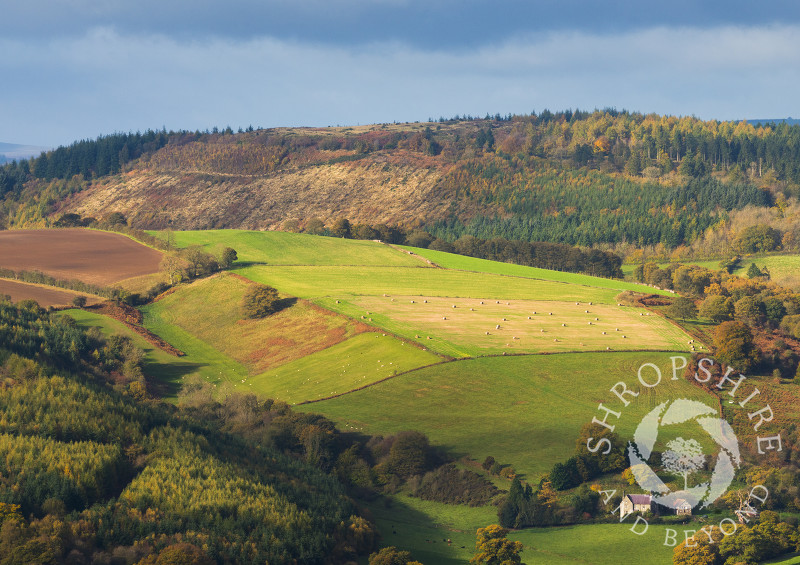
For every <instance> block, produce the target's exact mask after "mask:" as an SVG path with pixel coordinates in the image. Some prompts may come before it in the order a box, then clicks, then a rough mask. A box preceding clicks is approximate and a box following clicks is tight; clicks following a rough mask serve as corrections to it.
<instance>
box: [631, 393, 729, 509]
mask: <svg viewBox="0 0 800 565" xmlns="http://www.w3.org/2000/svg"><path fill="white" fill-rule="evenodd" d="M678 433H680V434H684V435H691V436H693V437H689V438H686V437H683V435H676V434H678ZM703 436H705V437H703ZM670 437H671V438H672V439H669V440H667V438H670ZM707 438H710V440H711V441H713V443H715V444H716V445H717V446H718V447H719V450H718V454H717V457H716V460H715V461H714V462H713V465H711V464H709V465H708V467H709V468H710V469H713V470H712V473H711V477H710V479H705V480H704V478H702V477H704V475H701V474H700V473H699V471H700V470H701V469H702V468H703V467H705V466H706V465H707V463H709V460H708V458H707V456H706V454H705V453H704V450H703V442H704V443H706V444H707V445H710V443H709V441H708V439H707ZM698 439H699V440H700V441H698ZM662 446H663V447H664V450H663V451H659V452H658V453H659V454H660V458H659V457H658V456H656V457H652V456H653V455H654V453H656V447H662ZM651 458H652V459H654V461H653V463H652V465H653V466H651V463H648V461H650V459H651ZM628 459H629V461H630V466H631V471H632V472H633V475H634V478H635V479H636V482H637V483H638V484H639V486H640V487H642V489H644V490H645V491H649V492H651V493H652V499H653V502H657V503H658V504H660V505H662V506H666V507H668V508H676V507H677V505H678V504H679V503H681V502H683V501H686V502H688V503H689V505H691V507H692V508H695V507H698V508H701V509H702V508H705V507H707V506H708V505H710V504H711V503H713V502H714V501H715V500H716V499H717V498H719V497H720V496H722V494H724V493H725V491H726V490H727V488H728V486H729V485H730V484H731V481H732V480H733V476H734V474H735V473H736V469H738V468H739V465H740V464H741V456H740V454H739V441H738V440H737V438H736V434H735V433H734V432H733V428H731V426H730V424H728V422H726V421H725V420H723V419H721V418H719V417H718V416H717V413H716V411H715V410H713V409H712V408H710V407H708V406H706V405H705V404H703V403H701V402H697V401H695V400H687V399H685V398H680V399H677V400H673V401H668V402H664V403H662V404H660V405H658V406H656V407H655V408H654V409H653V410H651V411H650V412H649V413H648V414H647V415H645V416H644V418H642V420H641V422H640V423H639V426H638V427H637V428H636V431H635V432H634V435H633V441H631V442H630V443H629V444H628ZM659 459H660V461H659ZM653 467H655V468H656V469H655V470H654V468H653ZM659 468H660V470H662V471H666V472H667V473H670V474H673V475H677V476H679V477H681V478H682V479H683V489H682V490H676V491H673V490H671V489H670V488H669V487H668V486H667V485H666V484H665V483H664V481H662V480H661V479H660V478H659V477H658V475H657V474H656V470H658V469H659ZM699 477H700V478H699Z"/></svg>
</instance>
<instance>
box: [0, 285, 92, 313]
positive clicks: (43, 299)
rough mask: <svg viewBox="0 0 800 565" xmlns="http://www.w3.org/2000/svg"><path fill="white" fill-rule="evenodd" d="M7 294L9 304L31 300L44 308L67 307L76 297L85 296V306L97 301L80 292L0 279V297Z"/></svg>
mask: <svg viewBox="0 0 800 565" xmlns="http://www.w3.org/2000/svg"><path fill="white" fill-rule="evenodd" d="M2 294H7V295H9V296H10V297H11V302H19V301H20V300H27V299H33V300H35V301H36V302H38V303H39V306H42V307H44V308H46V307H48V306H69V305H70V304H72V299H73V298H75V297H76V296H86V298H87V301H86V303H87V304H96V303H97V302H98V301H99V299H98V298H97V297H95V296H89V295H86V294H83V293H81V292H73V291H71V290H62V289H55V288H52V287H46V286H39V285H35V284H27V283H21V282H17V281H10V280H7V279H0V295H2Z"/></svg>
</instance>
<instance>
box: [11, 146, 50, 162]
mask: <svg viewBox="0 0 800 565" xmlns="http://www.w3.org/2000/svg"><path fill="white" fill-rule="evenodd" d="M49 150H50V148H49V147H37V146H35V145H19V144H18V143H4V142H2V141H0V164H3V163H9V162H11V161H19V160H20V159H29V158H31V157H38V156H39V155H41V153H42V151H49Z"/></svg>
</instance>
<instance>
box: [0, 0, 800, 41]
mask: <svg viewBox="0 0 800 565" xmlns="http://www.w3.org/2000/svg"><path fill="white" fill-rule="evenodd" d="M798 21H800V2H797V1H796V0H767V1H761V2H753V1H752V0H731V1H725V2H723V1H713V2H697V1H696V0H672V1H670V2H664V1H658V2H655V1H652V2H646V1H642V0H618V1H608V2H599V1H587V0H496V1H492V2H487V1H485V0H482V1H478V0H234V1H225V2H221V1H219V0H138V1H136V2H131V1H130V0H124V1H122V0H104V1H97V0H60V1H53V0H27V1H25V2H15V3H12V5H10V6H5V7H4V8H3V10H2V17H0V34H2V35H3V36H5V37H30V36H32V35H36V36H39V37H52V36H54V35H74V34H80V33H81V32H83V31H85V30H87V29H92V28H96V27H103V26H112V27H114V28H115V29H117V30H119V31H120V32H122V33H131V34H152V33H155V34H165V35H173V36H181V37H184V38H186V37H198V36H209V35H212V36H217V37H228V38H236V39H237V40H245V39H252V38H257V37H265V36H268V37H273V38H277V39H284V40H296V41H313V42H322V43H335V44H340V45H354V44H371V43H375V42H384V41H399V42H403V43H407V44H409V45H415V46H418V47H422V48H427V49H431V48H459V47H475V46H477V45H482V44H486V43H497V42H503V41H505V40H506V39H508V38H509V37H513V36H517V35H524V34H529V33H539V32H553V31H563V30H573V31H584V32H591V33H608V34H613V33H618V32H621V31H625V30H629V29H632V28H648V27H655V26H670V27H681V26H691V27H709V26H714V27H719V26H726V25H746V26H759V25H767V24H775V23H780V24H787V23H791V22H798Z"/></svg>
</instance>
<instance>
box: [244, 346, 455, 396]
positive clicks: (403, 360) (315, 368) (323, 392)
mask: <svg viewBox="0 0 800 565" xmlns="http://www.w3.org/2000/svg"><path fill="white" fill-rule="evenodd" d="M442 361H443V359H442V358H441V357H439V356H437V355H435V354H433V353H430V352H428V351H424V350H422V349H420V348H417V347H414V346H413V345H412V344H410V343H406V342H404V341H401V340H399V339H396V338H394V337H392V336H387V335H385V334H380V333H375V332H369V333H363V334H359V335H357V336H354V337H351V338H350V339H347V340H345V341H343V342H341V343H338V344H336V345H333V346H331V347H328V348H327V349H323V350H321V351H318V352H316V353H312V354H311V355H307V356H305V357H303V358H301V359H297V360H296V361H292V362H290V363H286V364H285V365H280V366H279V367H276V368H274V369H272V370H270V371H267V372H265V373H262V374H260V375H256V376H254V377H252V378H250V379H249V380H248V382H250V383H251V384H252V391H253V392H256V393H261V394H263V395H264V396H267V397H271V398H280V399H281V400H285V401H287V402H291V403H296V402H302V401H304V400H318V399H320V398H325V397H328V396H333V395H336V394H342V393H346V392H348V391H351V390H353V389H356V388H360V387H364V386H368V385H370V384H372V383H374V382H376V381H379V380H381V379H385V378H388V377H391V376H393V375H397V374H400V373H403V372H405V371H409V370H411V369H415V368H417V367H422V366H426V365H432V364H434V363H441V362H442Z"/></svg>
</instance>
